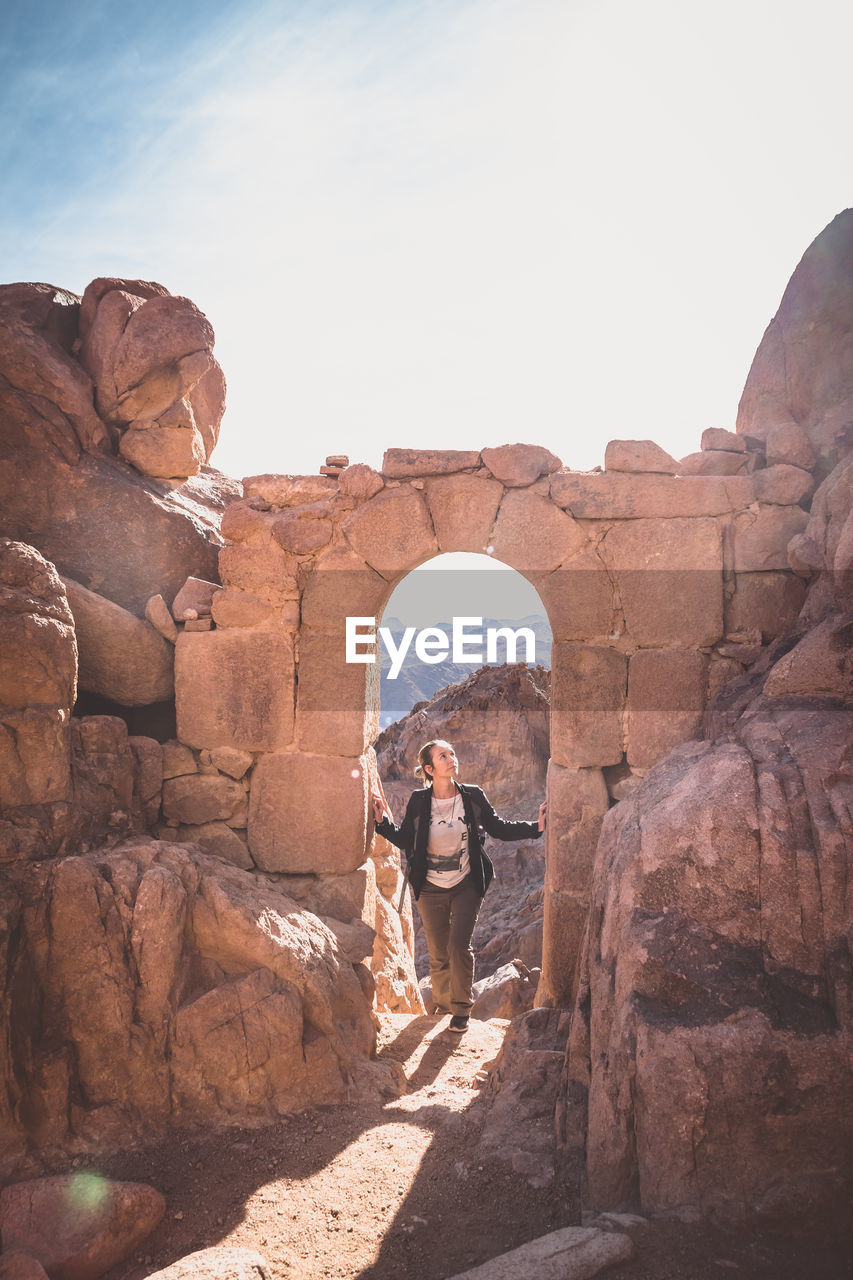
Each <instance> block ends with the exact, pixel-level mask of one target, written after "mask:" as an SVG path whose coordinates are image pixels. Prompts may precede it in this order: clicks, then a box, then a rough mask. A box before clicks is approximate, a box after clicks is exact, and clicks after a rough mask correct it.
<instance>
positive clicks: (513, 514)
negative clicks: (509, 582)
mask: <svg viewBox="0 0 853 1280" xmlns="http://www.w3.org/2000/svg"><path fill="white" fill-rule="evenodd" d="M586 540H587V535H586V533H585V531H584V530H583V529H582V528H581V526H580V525H578V524H577V523H576V521H575V520H573V519H572V518H571V516H569V515H566V513H565V512H563V511H560V510H559V509H558V508H557V507H555V506H554V504H553V503H552V502H549V500H548V499H547V498H544V497H542V496H541V495H540V494H538V493H526V492H522V491H520V490H518V489H510V491H509V493H507V494H506V496H505V497H504V499H503V501H502V502H501V505H500V508H499V510H498V516H497V520H496V521H495V526H494V529H493V532H492V546H493V547H494V554H495V556H496V557H497V558H498V559H499V560H503V561H504V562H505V563H506V564H510V565H511V566H512V567H513V568H514V569H518V570H520V571H521V572H526V571H530V570H545V571H547V570H551V569H556V568H557V567H558V565H561V564H563V563H564V562H565V561H566V560H569V559H570V558H571V557H572V556H573V555H576V554H577V552H578V551H580V550H581V549H582V547H583V546H584V544H585V543H586Z"/></svg>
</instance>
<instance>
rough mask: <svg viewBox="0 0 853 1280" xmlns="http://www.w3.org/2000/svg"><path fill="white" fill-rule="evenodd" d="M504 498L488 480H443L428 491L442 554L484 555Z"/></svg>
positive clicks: (443, 478)
mask: <svg viewBox="0 0 853 1280" xmlns="http://www.w3.org/2000/svg"><path fill="white" fill-rule="evenodd" d="M502 496H503V487H502V486H501V485H500V484H498V483H497V481H495V480H489V479H488V477H486V476H474V475H459V476H443V477H442V478H441V479H439V480H433V481H431V482H430V484H429V485H428V488H427V499H428V501H429V509H430V515H431V516H432V523H433V527H434V528H435V536H436V538H437V539H438V546H439V550H440V551H475V552H476V551H483V550H485V548H486V547H487V546H488V545H489V543H490V541H491V538H490V534H491V528H492V523H493V521H494V518H495V515H496V513H497V509H498V504H499V503H500V500H501V497H502Z"/></svg>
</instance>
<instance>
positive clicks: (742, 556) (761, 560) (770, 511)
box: [732, 506, 809, 573]
mask: <svg viewBox="0 0 853 1280" xmlns="http://www.w3.org/2000/svg"><path fill="white" fill-rule="evenodd" d="M808 522H809V517H808V515H807V513H806V512H805V511H803V509H802V508H801V507H777V506H771V507H761V508H760V509H759V510H758V511H748V512H744V513H743V514H742V515H739V516H737V517H736V519H735V525H734V540H733V564H732V568H733V569H734V570H735V571H736V572H737V573H750V572H758V571H762V570H767V569H787V568H788V543H789V542H790V541H791V539H792V538H794V537H796V535H797V534H798V533H803V532H804V531H805V527H806V525H807V524H808Z"/></svg>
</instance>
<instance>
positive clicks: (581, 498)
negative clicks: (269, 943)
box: [551, 471, 754, 520]
mask: <svg viewBox="0 0 853 1280" xmlns="http://www.w3.org/2000/svg"><path fill="white" fill-rule="evenodd" d="M551 497H552V498H553V499H554V501H555V502H556V503H558V505H559V506H561V507H565V509H566V510H567V511H570V512H571V514H572V515H573V516H574V517H575V518H576V519H577V520H606V519H618V520H626V519H635V518H641V517H665V518H670V517H679V516H718V515H726V514H728V513H729V512H730V511H740V510H742V509H743V508H744V507H748V506H749V504H750V503H751V502H752V501H753V499H754V490H753V487H752V479H751V478H750V477H749V476H656V475H643V476H637V475H626V474H624V473H623V472H620V471H599V472H595V471H592V472H587V471H557V472H556V473H555V474H554V475H552V476H551Z"/></svg>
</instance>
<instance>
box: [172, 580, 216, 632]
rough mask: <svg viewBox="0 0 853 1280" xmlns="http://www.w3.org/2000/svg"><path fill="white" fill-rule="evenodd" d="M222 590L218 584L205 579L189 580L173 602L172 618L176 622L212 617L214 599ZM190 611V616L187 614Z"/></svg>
mask: <svg viewBox="0 0 853 1280" xmlns="http://www.w3.org/2000/svg"><path fill="white" fill-rule="evenodd" d="M220 590H221V588H220V586H219V583H218V582H205V580H204V579H203V578H193V577H189V578H187V580H186V582H185V583H184V585H183V586H182V587H181V589H180V591H179V592H178V594H177V595H176V596H175V598H174V600H173V601H172V617H173V618H174V619H175V621H176V622H183V621H184V620H185V618H187V616H189V617H190V618H193V617H196V618H205V617H210V606H211V604H212V602H213V597H214V596H215V595H216V593H217V591H220ZM187 610H189V611H190V612H189V615H188V614H187Z"/></svg>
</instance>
